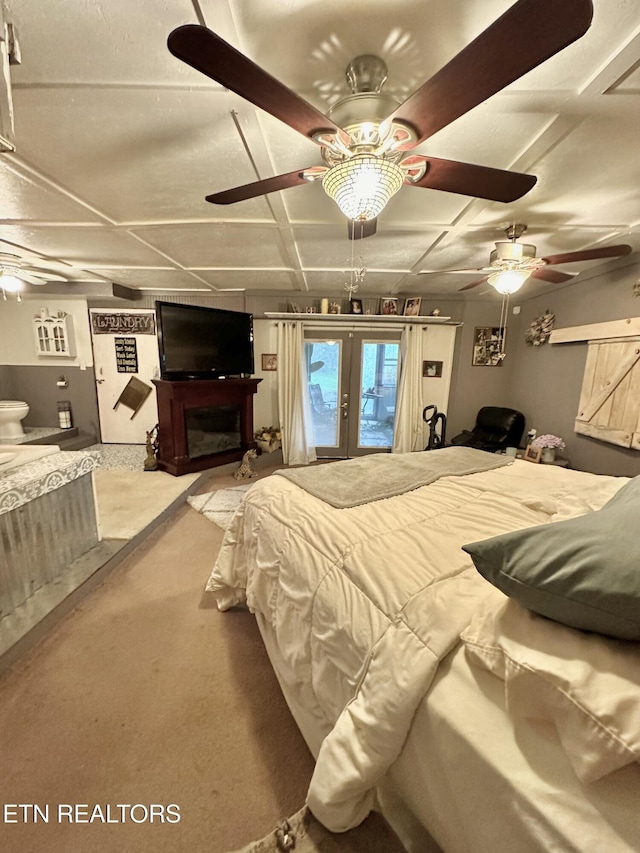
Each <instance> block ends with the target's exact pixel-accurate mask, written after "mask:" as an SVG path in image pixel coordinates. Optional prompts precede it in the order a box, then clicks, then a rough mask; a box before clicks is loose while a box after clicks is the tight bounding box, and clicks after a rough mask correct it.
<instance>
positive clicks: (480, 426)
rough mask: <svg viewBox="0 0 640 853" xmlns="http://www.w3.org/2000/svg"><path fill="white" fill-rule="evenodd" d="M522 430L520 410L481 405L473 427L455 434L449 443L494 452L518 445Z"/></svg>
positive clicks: (522, 417) (522, 419)
mask: <svg viewBox="0 0 640 853" xmlns="http://www.w3.org/2000/svg"><path fill="white" fill-rule="evenodd" d="M523 432H524V415H523V414H522V412H518V411H516V409H506V408H503V407H501V406H483V407H482V408H481V409H480V411H479V412H478V414H477V416H476V425H475V426H474V428H473V429H472V430H471V431H469V430H466V429H465V430H463V431H462V432H461V433H459V434H458V435H455V436H454V437H453V438H452V439H451V444H452V445H458V446H462V447H475V448H476V449H477V450H488V451H489V452H491V453H495V452H496V451H500V450H504V449H505V448H506V447H518V445H519V444H520V439H521V438H522V433H523Z"/></svg>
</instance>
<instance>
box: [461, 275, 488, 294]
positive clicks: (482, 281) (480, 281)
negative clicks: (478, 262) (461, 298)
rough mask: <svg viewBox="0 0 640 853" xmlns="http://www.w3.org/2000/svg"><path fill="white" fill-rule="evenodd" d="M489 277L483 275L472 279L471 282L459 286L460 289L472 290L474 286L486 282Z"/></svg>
mask: <svg viewBox="0 0 640 853" xmlns="http://www.w3.org/2000/svg"><path fill="white" fill-rule="evenodd" d="M488 278H489V276H488V275H483V276H482V278H478V279H476V280H475V281H472V282H471V283H470V284H465V286H464V287H459V288H458V291H462V290H471V288H472V287H477V286H478V285H479V284H484V283H485V281H486V280H487V279H488Z"/></svg>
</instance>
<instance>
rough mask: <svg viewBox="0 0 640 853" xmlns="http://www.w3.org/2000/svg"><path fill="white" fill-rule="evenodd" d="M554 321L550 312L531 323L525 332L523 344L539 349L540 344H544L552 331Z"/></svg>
mask: <svg viewBox="0 0 640 853" xmlns="http://www.w3.org/2000/svg"><path fill="white" fill-rule="evenodd" d="M555 321H556V316H555V314H552V313H551V311H545V312H544V314H541V315H540V316H539V317H536V319H535V320H534V321H533V322H532V323H531V325H530V326H529V328H528V329H527V331H526V332H525V336H524V340H525V343H527V344H530V345H531V346H534V347H539V346H540V345H541V344H546V342H547V341H548V340H549V336H550V335H551V332H552V331H553V326H554V323H555Z"/></svg>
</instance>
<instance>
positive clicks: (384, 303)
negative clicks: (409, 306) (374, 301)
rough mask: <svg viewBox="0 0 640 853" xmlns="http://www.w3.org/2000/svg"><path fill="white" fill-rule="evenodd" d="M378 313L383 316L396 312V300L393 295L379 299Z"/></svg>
mask: <svg viewBox="0 0 640 853" xmlns="http://www.w3.org/2000/svg"><path fill="white" fill-rule="evenodd" d="M380 313H381V314H382V315H383V316H388V315H389V314H397V313H398V300H397V299H396V298H395V297H387V298H385V299H381V300H380Z"/></svg>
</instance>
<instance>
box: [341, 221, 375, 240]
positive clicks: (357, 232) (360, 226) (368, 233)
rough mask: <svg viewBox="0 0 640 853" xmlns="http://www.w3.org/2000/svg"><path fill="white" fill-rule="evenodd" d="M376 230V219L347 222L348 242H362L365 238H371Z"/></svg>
mask: <svg viewBox="0 0 640 853" xmlns="http://www.w3.org/2000/svg"><path fill="white" fill-rule="evenodd" d="M377 228H378V220H377V219H367V220H366V222H361V221H360V220H354V219H349V220H348V221H347V233H348V235H349V239H350V240H364V238H365V237H373V235H374V234H375V233H376V230H377Z"/></svg>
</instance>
